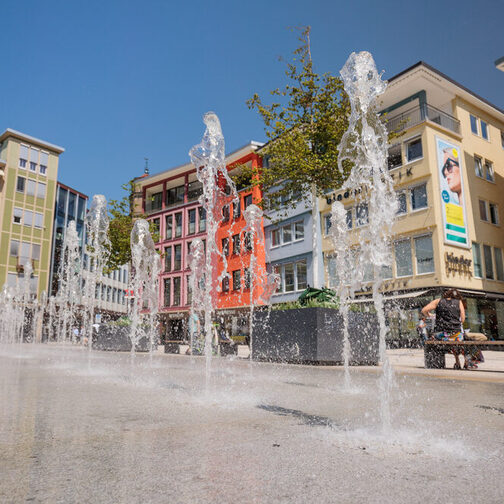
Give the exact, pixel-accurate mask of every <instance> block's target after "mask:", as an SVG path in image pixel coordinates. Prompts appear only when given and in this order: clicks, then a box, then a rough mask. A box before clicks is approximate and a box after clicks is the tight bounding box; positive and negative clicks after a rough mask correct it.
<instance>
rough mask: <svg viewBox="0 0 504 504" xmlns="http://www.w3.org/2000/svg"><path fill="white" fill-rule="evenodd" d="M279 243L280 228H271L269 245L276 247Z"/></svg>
mask: <svg viewBox="0 0 504 504" xmlns="http://www.w3.org/2000/svg"><path fill="white" fill-rule="evenodd" d="M279 245H280V229H272V230H271V246H272V247H278V246H279Z"/></svg>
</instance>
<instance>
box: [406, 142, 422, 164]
mask: <svg viewBox="0 0 504 504" xmlns="http://www.w3.org/2000/svg"><path fill="white" fill-rule="evenodd" d="M406 157H407V160H408V163H410V162H411V161H414V160H415V159H420V158H421V157H423V150H422V139H421V138H416V139H415V140H411V141H410V142H408V143H407V144H406Z"/></svg>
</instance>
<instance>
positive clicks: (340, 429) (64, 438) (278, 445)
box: [0, 345, 504, 504]
mask: <svg viewBox="0 0 504 504" xmlns="http://www.w3.org/2000/svg"><path fill="white" fill-rule="evenodd" d="M204 364H205V363H204V360H203V359H202V358H198V357H187V356H168V355H155V356H153V358H152V359H149V356H147V355H137V357H136V358H135V360H134V361H131V359H130V356H129V355H128V354H113V353H105V352H92V353H91V354H88V352H87V351H85V350H83V349H81V348H78V347H56V346H52V347H51V346H47V345H41V346H37V345H22V346H10V347H7V346H3V347H0V502H1V503H11V502H12V503H18V502H19V503H22V502H44V503H60V502H61V503H74V502H75V503H87V502H89V503H109V502H110V503H130V502H131V503H151V502H152V503H170V504H171V503H203V502H204V503H235V502H240V503H308V502H310V503H335V502H337V503H346V502H348V503H350V502H352V503H353V502H356V503H360V502H366V503H367V502H372V503H374V502H376V503H396V502H397V503H404V502H408V504H411V503H416V502H418V503H424V504H425V503H427V502H428V503H437V502H442V503H447V502H450V503H455V502H464V503H467V502H485V503H493V502H495V503H501V502H502V496H503V495H504V479H503V478H502V470H503V467H504V453H503V441H504V394H503V392H504V383H502V382H495V381H485V380H484V379H481V380H457V379H452V378H450V377H449V376H448V377H447V378H439V377H437V376H428V375H411V374H402V373H399V372H398V373H396V377H395V378H396V386H395V387H394V390H393V396H392V403H391V411H392V426H391V428H390V430H388V431H386V432H384V431H383V429H382V427H381V423H380V414H379V412H380V402H379V385H378V384H379V370H378V369H376V368H374V369H369V368H352V369H351V377H352V384H353V386H352V390H351V391H346V390H344V388H343V370H342V369H341V368H339V367H310V366H290V365H276V364H267V363H252V364H251V363H249V362H248V361H244V360H238V359H235V360H232V359H229V358H225V359H224V358H222V359H218V360H214V362H213V365H212V370H213V373H212V380H211V383H210V385H209V387H208V388H206V387H205V365H204Z"/></svg>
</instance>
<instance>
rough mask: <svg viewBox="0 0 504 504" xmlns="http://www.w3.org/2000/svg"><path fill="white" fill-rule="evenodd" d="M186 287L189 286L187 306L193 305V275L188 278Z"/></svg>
mask: <svg viewBox="0 0 504 504" xmlns="http://www.w3.org/2000/svg"><path fill="white" fill-rule="evenodd" d="M186 286H187V289H186V291H187V304H188V305H190V304H191V303H192V289H191V275H187V276H186Z"/></svg>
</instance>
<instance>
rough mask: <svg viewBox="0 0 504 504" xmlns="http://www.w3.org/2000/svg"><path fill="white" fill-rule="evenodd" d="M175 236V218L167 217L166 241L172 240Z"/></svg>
mask: <svg viewBox="0 0 504 504" xmlns="http://www.w3.org/2000/svg"><path fill="white" fill-rule="evenodd" d="M172 236H173V216H172V215H171V214H170V215H167V216H166V217H165V239H166V240H171V239H172Z"/></svg>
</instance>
